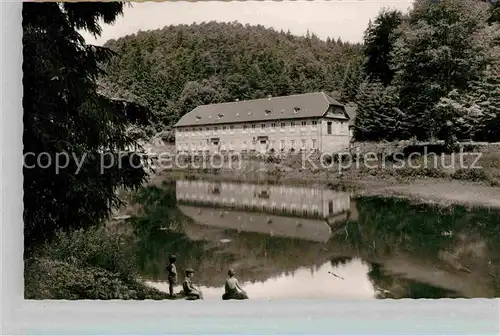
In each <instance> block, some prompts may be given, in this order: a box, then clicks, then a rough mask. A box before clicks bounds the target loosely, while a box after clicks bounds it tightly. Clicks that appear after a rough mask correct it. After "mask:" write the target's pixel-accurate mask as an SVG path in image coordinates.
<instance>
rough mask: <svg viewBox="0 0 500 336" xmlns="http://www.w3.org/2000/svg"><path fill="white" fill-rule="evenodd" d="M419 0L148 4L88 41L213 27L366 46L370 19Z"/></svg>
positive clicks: (127, 10)
mask: <svg viewBox="0 0 500 336" xmlns="http://www.w3.org/2000/svg"><path fill="white" fill-rule="evenodd" d="M412 2H413V0H380V1H377V0H336V1H335V0H332V1H318V0H316V1H285V2H278V1H229V2H218V1H210V2H208V1H206V2H205V1H204V2H145V3H133V5H132V7H125V9H124V15H123V16H121V17H119V18H118V19H117V21H116V22H115V24H114V25H103V32H102V35H101V37H99V38H97V39H95V38H93V37H92V36H91V35H89V34H88V33H86V32H83V33H82V35H83V36H84V37H85V39H86V41H87V42H88V43H91V44H96V45H102V44H104V43H105V42H106V41H108V40H109V39H116V38H119V37H122V36H125V35H130V34H133V33H136V32H138V31H139V30H142V31H146V30H153V29H160V28H163V27H165V26H169V25H178V24H191V23H201V22H204V21H205V22H208V21H219V22H232V21H238V22H240V23H243V24H247V23H248V24H251V25H257V24H260V25H263V26H265V27H269V28H271V27H272V28H274V29H276V30H284V31H287V30H290V32H291V33H292V34H294V35H305V34H306V32H307V31H308V30H309V31H310V32H311V33H314V34H316V35H317V36H318V37H319V38H321V39H324V40H325V39H326V38H327V37H330V38H335V39H337V38H339V37H340V38H341V39H342V40H343V41H349V42H361V41H362V39H363V32H364V30H365V29H366V27H367V25H368V22H369V20H370V19H373V18H375V17H376V16H377V14H378V13H379V11H380V10H381V9H382V8H384V7H386V8H396V9H399V10H401V11H403V12H406V11H407V10H408V8H409V7H411V4H412Z"/></svg>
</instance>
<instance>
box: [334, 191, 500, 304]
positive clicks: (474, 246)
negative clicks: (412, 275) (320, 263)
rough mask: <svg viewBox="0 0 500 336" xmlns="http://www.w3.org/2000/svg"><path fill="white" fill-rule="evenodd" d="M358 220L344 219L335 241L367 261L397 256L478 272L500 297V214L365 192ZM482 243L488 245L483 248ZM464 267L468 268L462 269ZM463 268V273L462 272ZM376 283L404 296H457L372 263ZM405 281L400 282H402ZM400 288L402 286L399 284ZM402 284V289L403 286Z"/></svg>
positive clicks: (491, 291)
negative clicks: (381, 269) (426, 203)
mask: <svg viewBox="0 0 500 336" xmlns="http://www.w3.org/2000/svg"><path fill="white" fill-rule="evenodd" d="M356 204H357V210H358V214H359V216H358V220H356V221H346V222H345V223H344V228H343V229H340V230H338V231H337V235H336V236H335V237H333V239H332V241H331V243H332V245H334V244H335V245H336V246H339V248H343V249H344V250H345V251H344V254H346V252H347V254H349V253H350V254H354V255H357V256H359V257H361V258H362V259H364V260H369V261H370V260H371V261H380V262H384V260H388V259H391V258H393V257H396V256H398V257H400V258H406V259H405V260H407V261H408V263H412V261H415V262H421V263H422V264H431V265H439V266H440V267H443V268H444V269H447V270H448V271H449V272H452V273H453V272H454V273H458V274H459V275H458V276H460V274H462V277H463V278H466V277H468V276H470V275H471V274H473V275H475V276H476V277H477V278H478V279H480V280H481V281H482V282H484V285H485V286H486V287H489V288H490V290H489V291H490V294H489V295H491V296H498V295H499V294H500V293H499V288H498V280H497V279H498V278H499V277H500V272H499V271H500V268H499V266H500V258H499V257H500V220H499V218H500V213H499V212H498V211H492V210H489V209H470V208H466V207H463V206H452V207H447V208H440V207H437V206H430V205H424V204H411V203H410V202H409V201H407V200H403V199H391V198H378V197H366V198H359V199H357V200H356ZM482 246H484V247H485V248H484V249H482ZM465 270H466V271H467V272H468V273H464V272H465ZM460 272H462V273H460ZM369 276H370V279H372V280H373V281H376V282H377V283H376V284H375V283H374V285H376V287H377V286H378V287H381V288H383V289H387V288H391V287H393V286H396V287H394V288H393V291H396V292H397V293H398V294H397V295H396V296H401V297H428V298H434V297H453V296H455V295H456V294H454V293H452V292H449V291H446V290H442V289H437V288H435V287H432V286H428V285H425V284H419V283H417V282H415V281H411V280H407V279H403V277H401V276H395V275H384V276H383V274H382V273H381V271H380V269H379V268H377V267H375V266H373V267H372V270H371V272H370V274H369ZM401 286H402V287H401ZM398 288H399V289H398ZM403 288H404V289H403Z"/></svg>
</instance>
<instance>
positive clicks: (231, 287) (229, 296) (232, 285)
mask: <svg viewBox="0 0 500 336" xmlns="http://www.w3.org/2000/svg"><path fill="white" fill-rule="evenodd" d="M227 274H228V275H229V277H228V278H227V279H226V284H225V286H224V290H225V293H224V294H223V295H222V300H246V299H248V295H247V293H246V292H245V291H244V290H243V288H241V286H240V283H239V282H238V279H236V277H235V272H234V269H232V268H231V269H230V270H229V272H227Z"/></svg>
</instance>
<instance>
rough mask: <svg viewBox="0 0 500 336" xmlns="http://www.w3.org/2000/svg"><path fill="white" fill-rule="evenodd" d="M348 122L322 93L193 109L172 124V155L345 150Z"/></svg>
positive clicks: (343, 112)
mask: <svg viewBox="0 0 500 336" xmlns="http://www.w3.org/2000/svg"><path fill="white" fill-rule="evenodd" d="M350 119H351V118H350V117H349V115H348V113H347V112H346V109H345V107H344V105H342V104H340V103H339V102H337V101H335V100H334V99H333V98H331V97H329V96H328V95H326V94H325V93H323V92H314V93H306V94H299V95H292V96H284V97H270V98H264V99H255V100H247V101H236V102H230V103H221V104H211V105H202V106H198V107H197V108H195V109H194V110H192V111H191V112H188V113H187V114H185V115H184V116H183V117H182V118H181V119H180V120H179V121H178V122H177V124H175V125H174V127H175V145H176V150H177V151H178V152H203V151H209V152H219V151H237V152H253V151H255V152H261V153H262V152H275V153H279V152H281V153H289V152H294V151H301V150H305V151H319V152H328V153H335V152H341V151H344V150H346V149H347V148H349V144H350V140H351V132H350V128H349V124H350V123H349V122H350Z"/></svg>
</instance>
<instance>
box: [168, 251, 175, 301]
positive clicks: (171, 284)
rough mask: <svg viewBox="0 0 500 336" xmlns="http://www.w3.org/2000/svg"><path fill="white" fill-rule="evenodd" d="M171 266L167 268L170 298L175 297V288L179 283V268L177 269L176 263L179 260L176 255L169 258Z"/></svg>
mask: <svg viewBox="0 0 500 336" xmlns="http://www.w3.org/2000/svg"><path fill="white" fill-rule="evenodd" d="M168 261H169V264H168V266H167V272H168V290H169V292H170V297H174V295H175V294H174V286H175V284H176V283H177V268H176V267H175V262H176V261H177V258H176V256H175V255H171V256H170V258H169V260H168Z"/></svg>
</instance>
